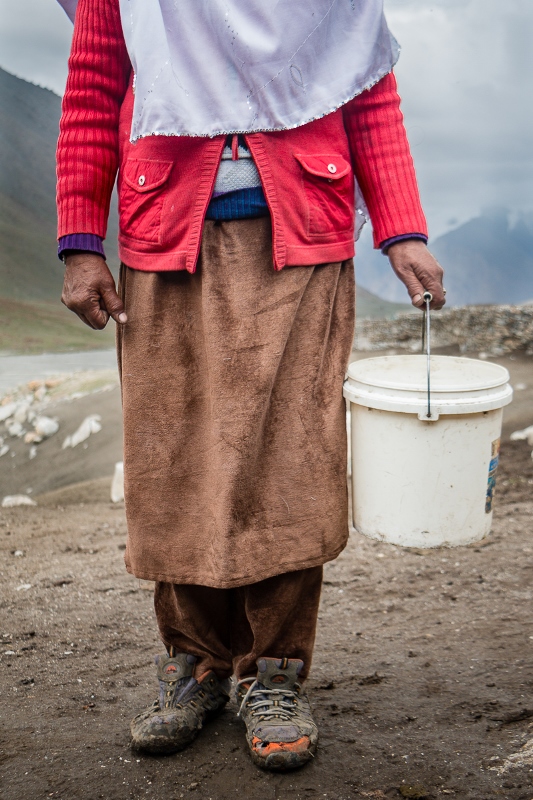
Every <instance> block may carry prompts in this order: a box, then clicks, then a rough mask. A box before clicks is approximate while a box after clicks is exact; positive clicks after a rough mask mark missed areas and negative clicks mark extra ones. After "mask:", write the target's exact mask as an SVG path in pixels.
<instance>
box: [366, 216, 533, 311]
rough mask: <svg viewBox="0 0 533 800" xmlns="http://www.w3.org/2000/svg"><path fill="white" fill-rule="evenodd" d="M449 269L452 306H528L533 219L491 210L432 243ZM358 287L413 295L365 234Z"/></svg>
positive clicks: (390, 295)
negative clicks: (494, 304)
mask: <svg viewBox="0 0 533 800" xmlns="http://www.w3.org/2000/svg"><path fill="white" fill-rule="evenodd" d="M430 248H431V251H432V252H433V254H434V255H435V256H436V258H437V259H438V260H439V262H440V264H441V265H442V267H443V268H444V270H445V286H446V289H447V296H446V297H447V303H448V305H452V306H458V305H470V304H492V303H511V304H513V303H523V302H527V301H528V300H531V299H532V298H533V215H532V214H521V215H519V216H518V218H516V219H514V220H512V219H511V216H510V214H509V212H508V211H507V210H506V209H504V208H494V209H487V210H485V211H484V212H483V213H482V214H481V215H480V216H479V217H476V218H474V219H471V220H469V221H468V222H465V223H464V224H463V225H461V226H459V227H458V228H455V229H454V230H452V231H449V232H448V233H446V234H444V235H443V236H439V237H438V238H437V239H435V240H433V241H432V242H430ZM357 250H358V252H357V257H356V274H357V279H358V284H360V285H362V286H364V287H366V288H367V289H369V290H370V291H371V292H373V293H374V294H377V295H379V296H380V297H384V298H386V299H387V300H390V301H396V302H398V301H402V300H403V301H405V300H406V297H407V293H406V290H405V288H404V287H403V285H402V284H401V283H400V281H398V279H397V278H396V277H395V275H394V273H392V271H391V269H390V265H389V262H388V259H386V258H384V257H383V256H382V255H381V253H380V252H379V251H375V250H373V249H372V242H371V239H370V235H369V232H368V231H367V230H365V231H364V232H363V235H362V237H361V241H360V242H359V243H358V247H357Z"/></svg>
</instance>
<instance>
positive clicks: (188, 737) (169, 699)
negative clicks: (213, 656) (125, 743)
mask: <svg viewBox="0 0 533 800" xmlns="http://www.w3.org/2000/svg"><path fill="white" fill-rule="evenodd" d="M195 662H196V657H195V656H191V655H187V653H178V654H177V655H174V656H166V655H164V656H156V658H155V663H156V664H157V677H158V679H159V697H158V698H157V700H155V702H154V703H153V705H152V706H150V708H148V709H147V710H146V711H143V712H142V713H141V714H138V715H137V716H136V717H134V719H133V720H132V723H131V735H132V743H131V746H132V748H133V749H134V750H144V751H145V752H147V753H176V752H177V751H178V750H183V749H184V748H185V747H187V745H189V744H190V743H191V742H192V741H193V740H194V739H195V738H196V736H197V735H198V733H199V732H200V730H201V729H202V725H203V724H204V722H205V720H206V718H207V717H208V716H212V715H214V714H215V713H216V712H217V711H220V710H221V709H222V708H224V706H225V705H226V703H227V702H228V700H229V694H228V691H227V689H226V683H227V682H225V681H219V680H218V678H217V676H216V675H215V673H214V672H206V673H205V675H203V676H202V677H201V678H200V679H199V680H196V679H195V678H193V677H192V672H193V668H194V664H195Z"/></svg>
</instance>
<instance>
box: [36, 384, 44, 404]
mask: <svg viewBox="0 0 533 800" xmlns="http://www.w3.org/2000/svg"><path fill="white" fill-rule="evenodd" d="M46 394H47V390H46V386H39V388H38V389H36V391H35V392H34V397H35V399H36V400H37V402H38V403H42V401H43V400H44V398H45V397H46Z"/></svg>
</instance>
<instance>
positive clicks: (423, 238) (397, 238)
mask: <svg viewBox="0 0 533 800" xmlns="http://www.w3.org/2000/svg"><path fill="white" fill-rule="evenodd" d="M408 239H420V240H421V241H422V242H424V244H427V243H428V237H427V236H426V235H425V234H424V233H402V234H400V236H391V238H390V239H385V241H384V242H381V244H380V248H381V252H382V253H383V255H384V256H386V255H387V250H388V248H389V247H390V246H391V244H396V242H406V241H407V240H408Z"/></svg>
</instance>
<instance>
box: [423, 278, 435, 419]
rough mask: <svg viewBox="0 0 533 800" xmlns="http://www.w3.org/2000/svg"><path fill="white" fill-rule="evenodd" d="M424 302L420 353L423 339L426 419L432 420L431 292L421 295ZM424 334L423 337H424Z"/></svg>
mask: <svg viewBox="0 0 533 800" xmlns="http://www.w3.org/2000/svg"><path fill="white" fill-rule="evenodd" d="M422 299H423V300H424V304H425V305H424V325H423V328H422V351H423V350H424V338H425V340H426V355H427V376H428V410H427V414H426V417H427V419H428V420H429V419H432V416H431V315H430V313H429V305H430V303H431V301H432V300H433V295H432V294H431V292H424V294H423V295H422ZM424 334H425V337H424Z"/></svg>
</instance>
